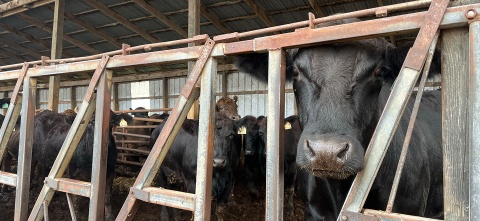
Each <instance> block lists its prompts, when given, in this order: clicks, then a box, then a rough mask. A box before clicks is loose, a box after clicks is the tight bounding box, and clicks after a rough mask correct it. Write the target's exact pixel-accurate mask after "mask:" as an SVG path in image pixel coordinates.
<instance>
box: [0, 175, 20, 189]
mask: <svg viewBox="0 0 480 221" xmlns="http://www.w3.org/2000/svg"><path fill="white" fill-rule="evenodd" d="M0 183H3V184H6V185H9V186H17V174H14V173H7V172H4V171H0Z"/></svg>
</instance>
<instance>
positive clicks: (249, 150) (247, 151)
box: [245, 149, 254, 156]
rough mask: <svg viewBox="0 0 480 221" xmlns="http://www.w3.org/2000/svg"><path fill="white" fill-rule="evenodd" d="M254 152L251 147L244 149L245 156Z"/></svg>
mask: <svg viewBox="0 0 480 221" xmlns="http://www.w3.org/2000/svg"><path fill="white" fill-rule="evenodd" d="M253 154H254V151H253V150H251V149H246V150H245V156H252V155H253Z"/></svg>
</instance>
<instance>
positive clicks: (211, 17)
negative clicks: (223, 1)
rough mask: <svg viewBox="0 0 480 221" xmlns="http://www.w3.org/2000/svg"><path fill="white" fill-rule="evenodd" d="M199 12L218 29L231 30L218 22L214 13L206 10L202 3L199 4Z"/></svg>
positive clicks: (224, 31) (226, 31) (227, 31)
mask: <svg viewBox="0 0 480 221" xmlns="http://www.w3.org/2000/svg"><path fill="white" fill-rule="evenodd" d="M200 13H201V14H202V15H203V17H205V18H206V19H208V20H209V21H210V22H212V24H213V25H215V26H216V27H217V28H218V29H220V31H222V32H223V33H231V32H232V30H230V29H229V28H227V26H225V25H223V24H222V22H220V20H218V18H217V17H216V16H215V15H213V14H212V13H210V12H209V11H207V9H206V8H205V7H203V6H202V5H200Z"/></svg>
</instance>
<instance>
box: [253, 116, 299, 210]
mask: <svg viewBox="0 0 480 221" xmlns="http://www.w3.org/2000/svg"><path fill="white" fill-rule="evenodd" d="M287 123H288V124H289V125H290V128H285V132H284V135H283V186H284V189H285V195H284V196H285V214H286V215H287V216H291V215H294V207H293V195H294V193H295V184H296V180H297V164H296V162H295V160H296V157H297V145H298V141H299V139H300V135H301V133H302V130H301V129H300V124H299V122H298V116H296V115H293V116H290V117H287V118H285V124H287ZM257 125H258V133H259V135H260V137H261V139H262V141H261V144H260V145H259V149H258V152H259V155H260V159H259V160H260V171H262V174H263V175H264V176H266V159H267V145H266V144H267V118H263V119H261V120H260V121H258V123H257Z"/></svg>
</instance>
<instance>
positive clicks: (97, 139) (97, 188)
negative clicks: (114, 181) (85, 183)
mask: <svg viewBox="0 0 480 221" xmlns="http://www.w3.org/2000/svg"><path fill="white" fill-rule="evenodd" d="M112 76H113V71H112V70H105V72H104V73H103V74H102V77H101V79H100V83H99V85H98V92H97V95H99V96H98V98H97V102H98V104H99V105H96V106H97V107H96V110H95V135H94V138H93V162H92V179H91V180H92V181H91V183H92V189H91V191H92V192H91V193H92V195H91V197H90V208H89V212H88V220H99V221H100V220H104V208H105V187H106V177H107V157H108V141H109V137H108V130H109V124H110V101H111V97H112V94H111V91H112Z"/></svg>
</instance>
